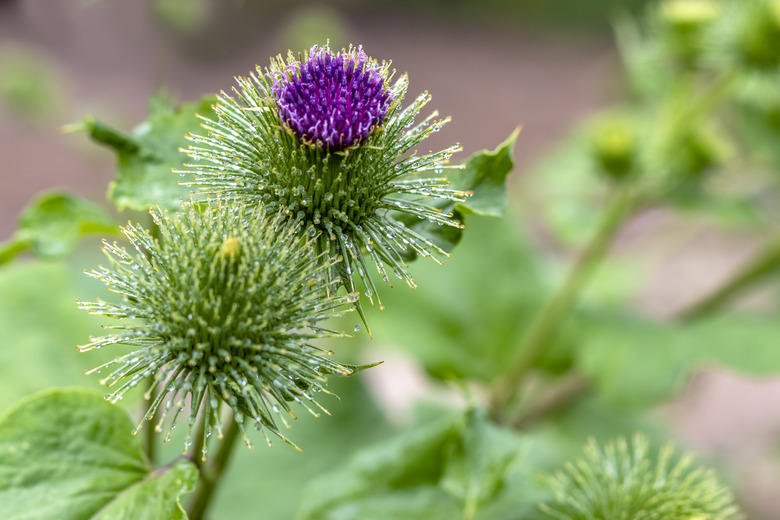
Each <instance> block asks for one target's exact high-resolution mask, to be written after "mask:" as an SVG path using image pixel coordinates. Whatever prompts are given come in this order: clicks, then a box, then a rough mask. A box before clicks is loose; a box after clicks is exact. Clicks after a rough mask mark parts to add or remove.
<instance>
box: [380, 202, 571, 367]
mask: <svg viewBox="0 0 780 520" xmlns="http://www.w3.org/2000/svg"><path fill="white" fill-rule="evenodd" d="M467 227H468V230H469V232H468V233H466V236H465V237H464V239H463V243H462V244H461V245H460V246H459V247H458V251H457V252H456V253H455V254H453V256H452V258H450V259H447V260H446V262H445V264H446V265H445V266H444V267H441V266H439V265H437V264H435V263H433V262H420V264H419V265H417V266H415V280H416V281H417V284H418V286H419V288H418V289H415V290H413V291H412V290H410V289H409V288H408V287H406V286H405V285H402V284H398V285H395V286H394V287H393V289H391V290H385V291H384V292H383V293H382V300H383V303H384V304H385V305H386V306H387V308H388V309H389V310H388V311H387V312H379V311H377V310H376V309H367V310H366V315H367V318H368V321H369V323H370V324H371V328H372V329H373V331H374V332H375V334H376V336H377V337H384V338H386V341H389V342H391V344H393V345H396V346H398V347H399V348H403V349H406V350H408V351H409V353H410V354H412V355H413V356H415V358H417V359H419V360H420V361H421V362H422V363H423V365H424V366H425V368H426V369H427V370H428V371H429V372H430V373H431V374H433V375H434V376H436V377H439V378H442V379H447V378H451V377H458V378H469V379H478V380H480V381H484V382H490V381H492V380H493V379H494V378H495V377H497V376H498V375H499V374H501V373H503V371H504V370H505V369H506V366H507V363H508V362H509V361H510V360H511V358H512V356H513V354H514V351H515V349H516V348H517V346H518V344H519V343H520V339H521V337H522V334H523V333H524V332H525V329H526V328H527V327H528V326H529V324H530V323H531V321H532V320H533V319H534V317H535V316H536V314H537V313H538V312H539V309H540V308H541V307H542V305H543V304H544V301H545V299H546V298H547V295H548V293H549V290H548V283H547V282H548V280H547V277H548V274H549V273H548V272H546V270H545V268H546V266H543V265H542V264H541V262H540V261H539V259H538V258H537V257H536V252H535V251H534V249H533V246H532V244H530V243H529V242H528V240H527V238H526V237H525V236H524V235H523V233H522V232H521V231H519V230H518V228H517V227H516V226H515V225H514V222H513V221H512V219H511V218H508V217H507V218H504V219H493V218H483V217H475V216H471V217H469V218H468V222H467ZM378 283H379V282H378ZM562 339H563V341H566V340H565V338H563V337H562Z"/></svg>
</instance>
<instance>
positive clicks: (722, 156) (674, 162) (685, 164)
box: [661, 127, 730, 188]
mask: <svg viewBox="0 0 780 520" xmlns="http://www.w3.org/2000/svg"><path fill="white" fill-rule="evenodd" d="M729 154H730V147H729V143H728V142H727V141H726V140H725V139H724V138H723V137H722V136H721V135H720V134H718V133H716V132H715V131H714V130H713V129H711V128H709V127H698V128H691V129H688V130H687V131H686V132H681V133H680V134H679V135H678V136H677V137H676V138H675V139H674V140H672V141H671V142H670V144H669V145H668V147H667V149H666V153H665V154H664V157H662V158H661V159H662V160H663V164H664V165H665V166H666V168H665V169H666V171H667V172H668V175H669V180H670V182H671V183H672V185H674V186H676V187H678V188H679V187H682V186H684V185H688V186H689V187H690V184H691V183H694V184H695V185H698V183H699V182H700V181H701V179H702V178H703V177H704V175H705V174H706V172H707V170H709V169H711V168H713V167H715V166H717V165H718V164H721V163H723V162H724V161H725V160H726V158H727V157H728V156H729Z"/></svg>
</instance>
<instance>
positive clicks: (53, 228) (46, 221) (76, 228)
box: [0, 192, 119, 265]
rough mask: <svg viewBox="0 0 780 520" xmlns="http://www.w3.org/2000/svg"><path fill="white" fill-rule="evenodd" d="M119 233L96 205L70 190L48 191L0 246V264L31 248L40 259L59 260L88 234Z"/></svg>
mask: <svg viewBox="0 0 780 520" xmlns="http://www.w3.org/2000/svg"><path fill="white" fill-rule="evenodd" d="M118 232H119V230H118V227H117V225H116V224H115V223H114V222H113V220H112V219H111V218H110V217H109V216H108V215H107V214H106V212H105V211H103V209H102V208H101V207H99V206H97V205H96V204H93V203H92V202H90V201H88V200H85V199H82V198H80V197H77V196H75V195H70V194H68V193H62V192H51V193H45V194H43V195H40V196H39V197H37V198H36V199H35V200H33V201H32V202H31V203H30V204H29V205H28V206H27V207H26V208H25V209H24V210H23V211H22V214H21V216H20V218H19V229H18V230H17V231H16V234H14V236H13V238H11V240H10V241H8V242H6V243H5V244H2V245H0V265H2V264H3V263H5V262H8V261H10V260H11V259H12V258H13V257H14V256H16V255H17V254H19V253H21V252H23V251H26V250H28V249H29V250H31V251H32V253H33V254H35V256H37V257H38V258H43V259H46V260H55V259H57V258H62V257H64V256H66V255H68V254H70V253H71V252H72V251H73V250H74V249H75V248H76V245H77V244H78V241H79V239H80V238H81V237H82V236H84V235H87V234H92V233H112V234H113V233H118Z"/></svg>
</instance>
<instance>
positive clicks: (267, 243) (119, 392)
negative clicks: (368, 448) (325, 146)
mask: <svg viewBox="0 0 780 520" xmlns="http://www.w3.org/2000/svg"><path fill="white" fill-rule="evenodd" d="M266 215H267V214H266V213H264V211H263V210H262V209H260V208H254V209H249V208H248V207H247V206H237V205H234V204H226V203H224V202H222V203H213V202H210V203H207V204H205V206H204V205H196V204H190V205H187V206H186V207H185V208H184V209H183V211H182V212H180V213H178V214H176V215H174V216H171V215H168V214H167V213H165V212H161V211H159V210H156V211H152V216H153V218H154V221H155V223H156V224H157V226H158V227H159V231H160V238H159V239H157V238H154V237H152V236H151V234H150V233H149V232H148V231H146V230H145V229H142V228H139V227H136V226H133V225H128V226H127V227H126V228H124V234H125V235H126V236H127V238H128V240H129V241H130V244H131V245H132V247H133V248H134V250H135V251H134V252H128V251H127V250H125V249H124V248H122V247H120V246H118V245H116V244H105V247H104V249H105V252H106V255H107V256H108V258H109V259H110V261H111V263H110V266H109V267H100V268H99V269H98V270H97V271H92V272H91V273H89V274H90V275H91V276H93V277H94V278H97V279H98V280H100V281H102V282H103V283H105V284H106V285H107V286H108V288H109V289H110V290H112V291H114V292H116V293H119V294H120V295H121V296H122V301H121V302H120V303H108V302H104V301H97V302H92V303H85V302H80V306H81V307H82V308H84V309H86V310H88V311H89V312H90V313H92V314H100V315H104V316H109V317H112V318H119V319H129V320H132V321H129V322H128V323H125V324H122V325H116V326H112V327H109V329H111V331H112V333H111V334H108V335H106V336H103V337H100V338H91V342H90V343H89V344H87V345H84V346H82V347H79V349H80V350H82V351H86V350H92V349H97V348H101V347H107V346H110V345H114V344H124V345H130V346H132V347H135V350H134V351H132V352H130V353H129V354H126V355H123V356H119V357H117V358H115V359H114V360H113V361H111V362H109V363H107V364H106V365H103V366H101V367H97V368H96V369H94V370H93V371H98V372H99V371H101V370H104V369H107V368H110V369H111V370H112V371H111V372H110V374H109V375H107V376H105V377H104V378H103V380H102V381H101V383H102V384H105V385H107V386H108V387H110V388H113V392H112V393H111V394H109V395H108V396H107V399H109V400H111V401H114V402H115V401H117V400H119V399H121V398H122V396H123V395H124V394H125V393H126V392H127V391H128V390H130V389H131V388H133V387H135V386H137V385H139V384H140V383H142V382H143V381H145V380H147V379H148V378H150V377H153V380H154V383H155V386H156V387H157V388H158V392H157V393H156V395H149V394H148V395H147V396H146V397H147V399H151V402H150V405H149V410H148V411H147V413H146V415H145V416H144V418H143V420H142V421H141V423H140V424H139V428H140V426H141V424H143V422H144V421H146V420H151V419H152V418H153V417H154V416H155V414H156V413H157V412H160V419H159V422H158V423H157V424H156V425H155V426H156V429H157V430H158V431H160V430H161V429H162V425H163V423H164V421H165V419H166V417H167V416H169V415H170V413H169V412H171V411H172V410H173V413H172V417H171V418H170V425H171V426H169V428H168V436H170V430H171V428H172V426H173V425H174V424H175V422H176V419H177V417H178V416H179V414H180V413H181V412H184V410H185V409H186V408H187V407H189V410H190V411H189V433H188V435H187V438H186V440H185V445H186V446H189V445H190V444H191V441H192V432H193V426H194V424H195V423H196V420H197V417H198V415H199V413H202V414H203V415H202V417H203V418H204V420H205V424H206V435H209V434H210V433H211V431H212V429H216V431H217V432H218V434H219V435H220V436H221V433H222V426H221V422H220V409H221V406H222V403H226V404H227V405H228V406H230V408H232V410H233V414H234V418H235V420H236V421H237V423H238V425H239V426H240V427H241V430H242V432H244V428H245V426H246V425H254V426H255V427H256V428H257V429H259V430H262V431H263V433H264V435H265V437H266V440H268V435H267V434H266V431H271V432H272V433H275V434H276V435H278V436H280V437H281V438H282V439H284V440H285V441H287V439H285V437H284V436H283V435H282V434H281V433H280V431H279V428H278V426H277V419H279V420H281V421H282V423H283V424H284V425H285V426H287V422H286V420H285V417H284V413H288V414H289V415H291V416H292V417H293V418H294V417H295V414H294V412H293V410H292V409H291V407H290V404H291V403H299V404H300V405H301V406H303V407H304V408H306V409H307V410H309V411H310V412H311V413H313V414H314V415H318V410H322V411H325V409H324V408H322V407H321V406H320V405H319V404H318V403H317V402H316V401H315V400H314V394H315V393H317V392H327V389H326V386H325V384H326V376H327V375H329V374H338V375H342V376H347V375H351V374H353V373H354V372H355V371H356V370H357V369H358V368H360V367H353V366H348V365H342V364H339V363H336V362H334V361H332V360H331V359H329V358H328V357H327V354H330V352H324V351H322V350H320V349H319V348H317V347H315V346H314V345H312V344H311V340H313V339H315V338H320V337H324V336H334V335H338V333H337V332H335V331H331V330H328V329H325V328H322V327H321V326H320V325H319V323H320V322H321V321H322V320H325V319H328V318H330V317H333V316H337V315H340V314H342V313H343V312H345V310H347V311H348V310H351V309H352V306H351V305H349V303H350V302H353V301H354V299H355V295H353V294H348V295H343V296H334V294H335V293H336V287H335V284H336V283H337V282H336V281H335V280H328V277H327V275H326V273H327V271H328V269H329V268H330V266H331V265H332V261H330V260H322V259H320V258H318V257H317V255H316V253H315V251H314V247H313V245H312V242H313V239H312V238H309V237H306V236H302V235H301V234H299V233H297V230H296V228H295V226H294V225H290V224H286V223H285V222H283V220H282V219H279V218H278V217H274V218H269V217H268V216H266ZM345 304H346V305H345ZM244 438H245V440H246V441H247V443H248V442H249V441H248V440H247V439H246V433H245V432H244ZM166 440H167V439H166ZM287 442H289V441H287ZM269 444H270V441H269ZM204 456H205V446H204Z"/></svg>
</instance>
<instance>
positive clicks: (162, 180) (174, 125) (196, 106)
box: [73, 94, 215, 210]
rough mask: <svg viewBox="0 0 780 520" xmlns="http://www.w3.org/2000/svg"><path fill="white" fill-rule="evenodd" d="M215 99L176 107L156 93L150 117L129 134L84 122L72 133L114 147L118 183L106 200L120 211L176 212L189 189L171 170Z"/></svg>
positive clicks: (93, 121) (210, 110) (111, 187)
mask: <svg viewBox="0 0 780 520" xmlns="http://www.w3.org/2000/svg"><path fill="white" fill-rule="evenodd" d="M214 101H215V99H214V98H213V97H205V98H203V99H202V100H201V101H200V102H198V103H186V104H183V105H181V106H179V107H178V108H176V107H174V105H173V102H172V101H171V99H170V98H169V97H168V96H166V95H164V94H157V95H156V96H154V97H152V98H151V100H150V101H149V117H148V119H147V120H146V121H145V122H144V123H142V124H140V125H139V126H137V127H136V128H135V129H134V130H133V131H132V132H131V133H130V134H129V135H128V134H124V133H122V132H120V131H118V130H115V129H113V128H110V127H108V126H107V125H105V124H103V123H100V122H99V121H96V120H94V119H92V118H87V119H85V120H84V122H83V123H82V124H80V125H76V126H75V127H73V128H74V129H83V130H86V131H87V132H89V134H90V136H91V137H92V139H94V140H95V141H96V142H98V143H101V144H104V145H106V146H108V147H109V148H112V149H113V150H114V151H115V152H116V154H117V174H116V179H115V180H114V181H113V182H112V183H111V185H110V187H109V190H108V196H109V198H110V199H111V200H112V201H113V202H114V204H116V206H117V208H119V209H120V210H122V209H125V208H131V209H136V210H146V209H148V208H149V207H150V206H153V205H155V204H157V205H159V206H160V207H161V208H164V209H177V208H178V207H179V206H180V199H181V198H186V197H187V196H188V195H189V193H190V189H189V188H188V187H186V186H181V185H179V184H178V181H179V180H180V178H179V176H178V175H176V174H175V173H173V172H172V171H171V170H172V169H176V168H179V167H180V166H181V165H182V163H183V162H184V160H185V155H184V154H183V153H182V152H181V151H179V149H180V148H186V147H187V144H188V143H187V140H186V139H185V136H186V135H187V134H188V133H190V132H197V131H199V130H200V119H198V117H197V115H196V114H200V115H202V116H206V117H212V116H213V112H212V109H211V105H212V104H213V103H214Z"/></svg>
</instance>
